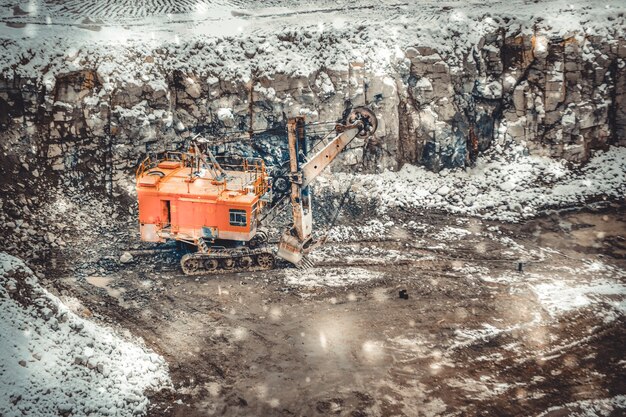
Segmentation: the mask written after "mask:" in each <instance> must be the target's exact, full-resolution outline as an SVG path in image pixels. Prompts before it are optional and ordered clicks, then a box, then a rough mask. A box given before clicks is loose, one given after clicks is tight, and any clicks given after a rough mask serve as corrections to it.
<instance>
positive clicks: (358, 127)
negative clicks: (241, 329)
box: [277, 107, 377, 265]
mask: <svg viewBox="0 0 626 417" xmlns="http://www.w3.org/2000/svg"><path fill="white" fill-rule="evenodd" d="M376 127H377V119H376V116H375V115H374V114H373V113H372V112H371V111H370V110H369V109H367V108H365V107H358V108H356V109H354V110H353V111H352V113H351V114H350V116H348V120H347V123H346V124H345V125H337V126H336V128H335V129H336V130H337V133H338V134H337V136H335V138H333V139H332V140H330V141H329V142H328V143H326V145H324V146H323V147H322V148H321V149H320V150H319V151H317V152H316V153H315V154H314V155H313V156H312V157H311V158H310V159H308V160H305V158H304V157H303V155H304V153H303V149H302V148H305V147H306V142H305V140H304V118H302V117H296V118H293V119H290V120H289V122H288V124H287V133H288V139H289V163H290V165H289V168H290V180H291V206H292V213H293V226H292V227H291V229H289V230H287V231H286V232H285V233H283V235H282V237H281V240H280V243H279V245H278V254H277V255H278V256H279V257H280V258H282V259H285V260H286V261H289V262H291V263H293V264H295V265H298V264H299V263H300V262H301V261H302V258H303V256H304V254H306V252H307V248H308V247H310V243H311V233H312V230H313V213H312V207H311V195H310V192H309V185H310V184H311V183H312V182H313V180H315V178H317V177H318V176H319V175H320V173H321V172H322V171H323V170H324V169H325V168H326V167H327V166H328V165H330V164H331V162H332V161H333V160H335V158H336V157H337V155H339V154H340V153H341V151H342V150H344V149H345V148H346V146H348V145H349V144H350V142H352V140H354V138H355V137H357V136H359V137H362V138H365V137H368V136H370V135H372V134H373V133H374V132H375V131H376Z"/></svg>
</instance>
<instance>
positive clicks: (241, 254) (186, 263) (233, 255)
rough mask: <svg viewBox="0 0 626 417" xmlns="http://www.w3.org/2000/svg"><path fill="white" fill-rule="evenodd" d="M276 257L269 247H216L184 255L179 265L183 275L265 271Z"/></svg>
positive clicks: (273, 262)
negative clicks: (203, 251)
mask: <svg viewBox="0 0 626 417" xmlns="http://www.w3.org/2000/svg"><path fill="white" fill-rule="evenodd" d="M275 263H276V258H275V257H274V253H273V252H272V250H271V249H269V248H267V247H265V248H258V249H248V248H240V249H218V250H212V251H210V252H208V253H202V252H196V253H189V254H187V255H184V256H183V257H182V259H181V260H180V265H181V267H182V269H183V272H184V273H185V275H214V274H222V273H229V274H231V273H236V272H251V271H267V270H270V269H273V268H274V265H275Z"/></svg>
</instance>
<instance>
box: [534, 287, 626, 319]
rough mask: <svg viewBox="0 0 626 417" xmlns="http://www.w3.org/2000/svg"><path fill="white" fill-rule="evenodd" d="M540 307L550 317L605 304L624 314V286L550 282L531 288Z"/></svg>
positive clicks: (625, 300) (625, 290)
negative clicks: (592, 305) (600, 303)
mask: <svg viewBox="0 0 626 417" xmlns="http://www.w3.org/2000/svg"><path fill="white" fill-rule="evenodd" d="M532 289H533V291H534V292H535V294H536V296H537V298H538V299H539V301H540V302H541V304H542V306H543V307H544V308H545V309H546V311H547V312H548V313H549V314H550V315H551V316H557V315H559V314H563V313H566V312H569V311H572V310H576V309H579V308H584V307H587V306H589V305H591V304H594V303H599V302H605V303H608V304H609V305H611V306H612V307H614V308H615V309H616V310H617V311H619V312H620V313H621V314H626V286H624V285H623V284H620V283H618V282H610V281H595V282H590V283H585V284H577V283H570V282H566V281H552V282H546V283H539V284H535V285H533V286H532Z"/></svg>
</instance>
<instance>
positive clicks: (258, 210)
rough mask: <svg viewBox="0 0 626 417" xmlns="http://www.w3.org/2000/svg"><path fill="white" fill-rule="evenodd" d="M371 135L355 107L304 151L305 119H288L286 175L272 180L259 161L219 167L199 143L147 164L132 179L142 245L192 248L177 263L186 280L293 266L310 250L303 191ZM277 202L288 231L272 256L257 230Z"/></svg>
mask: <svg viewBox="0 0 626 417" xmlns="http://www.w3.org/2000/svg"><path fill="white" fill-rule="evenodd" d="M376 127H377V119H376V116H375V115H374V113H373V112H372V111H371V110H369V109H368V108H366V107H357V108H355V109H353V110H352V112H351V113H350V114H349V116H348V117H347V118H346V120H345V122H344V123H343V124H337V125H336V126H335V135H333V136H332V138H331V139H329V140H322V141H321V142H319V143H318V144H316V146H314V147H312V148H311V149H309V146H308V144H307V138H306V135H305V121H304V118H303V117H295V118H291V119H289V121H288V122H287V136H288V145H289V167H288V169H287V170H285V171H284V172H280V173H278V174H277V175H275V176H273V177H271V176H270V175H269V174H268V171H267V168H266V166H265V163H264V162H263V160H261V159H255V158H247V159H243V160H240V161H227V160H221V161H218V158H216V157H215V156H214V155H213V154H212V153H211V151H210V150H209V147H208V146H205V147H204V149H203V146H202V145H203V143H202V142H200V141H194V142H193V143H192V145H191V147H190V149H189V150H188V151H187V152H173V151H168V152H164V153H160V154H158V155H155V156H153V157H151V156H148V157H146V158H145V159H144V160H143V161H142V162H141V164H140V165H139V167H138V168H137V171H136V185H137V198H138V203H139V230H140V234H141V240H143V241H146V242H166V241H168V240H176V241H179V242H185V243H187V244H189V245H192V246H193V247H195V248H196V252H194V253H188V254H185V255H184V256H183V257H182V258H181V266H182V270H183V272H184V273H185V274H187V275H203V274H211V273H218V272H226V271H227V272H243V271H258V270H268V269H272V268H273V267H274V265H275V256H278V257H279V258H282V259H285V260H287V261H289V262H291V263H293V264H294V265H296V266H298V265H300V264H301V263H302V262H303V257H304V255H305V254H306V253H307V252H308V251H310V250H311V248H312V247H313V246H314V245H313V244H312V243H313V241H312V235H311V233H312V229H313V217H312V207H311V194H310V191H309V186H310V184H311V183H312V182H313V180H314V179H315V178H316V177H317V176H318V175H319V174H320V173H321V172H322V171H323V170H324V169H325V168H326V167H327V166H328V165H329V164H330V163H331V162H332V161H333V160H334V159H335V158H336V157H337V155H339V153H340V152H341V151H342V150H343V149H345V148H346V146H348V144H350V142H352V140H353V139H354V138H355V137H357V136H358V137H361V138H367V137H369V136H370V135H372V134H373V133H374V132H375V131H376ZM281 201H290V202H291V206H292V214H293V225H292V227H291V228H289V230H287V231H285V232H284V233H283V235H282V237H281V239H280V242H279V244H278V251H277V252H275V251H274V250H273V249H272V248H271V247H270V245H269V244H268V237H269V234H268V232H267V230H266V229H265V228H263V227H262V223H263V221H264V220H265V219H267V218H268V216H267V214H268V212H269V211H271V210H274V209H276V208H277V207H279V206H280V205H281V204H280V202H281Z"/></svg>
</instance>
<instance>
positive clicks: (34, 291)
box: [0, 253, 171, 417]
mask: <svg viewBox="0 0 626 417" xmlns="http://www.w3.org/2000/svg"><path fill="white" fill-rule="evenodd" d="M0 334H1V335H2V337H1V338H0V415H2V416H5V417H9V416H22V415H33V416H56V415H61V414H64V413H66V414H71V415H77V416H87V415H109V416H130V415H144V414H145V413H146V411H147V406H148V399H147V398H146V396H145V395H144V392H145V391H146V390H159V389H160V388H162V387H166V386H169V385H170V384H171V382H170V378H169V374H168V368H167V364H166V363H165V361H164V359H163V358H162V357H161V356H159V355H158V354H156V353H154V352H152V351H150V350H149V349H147V348H146V347H145V346H143V345H142V344H141V343H140V342H137V341H135V342H130V341H128V340H126V339H125V338H122V337H121V336H119V335H118V334H116V333H115V331H113V330H112V329H110V328H107V327H103V326H100V325H98V324H96V323H94V322H92V321H89V320H86V319H83V318H81V317H79V316H77V315H76V314H74V313H73V312H72V311H71V310H70V308H69V307H68V306H66V305H65V304H63V303H62V302H61V301H60V300H59V299H58V298H57V297H55V296H54V295H52V294H50V293H49V292H48V291H46V290H45V289H44V288H43V287H41V286H40V284H39V282H38V280H37V278H36V277H35V276H34V274H33V272H32V271H31V270H30V269H29V268H28V267H26V266H25V265H24V263H23V262H22V261H21V260H19V259H17V258H15V257H12V256H10V255H8V254H6V253H0Z"/></svg>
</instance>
